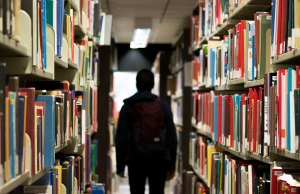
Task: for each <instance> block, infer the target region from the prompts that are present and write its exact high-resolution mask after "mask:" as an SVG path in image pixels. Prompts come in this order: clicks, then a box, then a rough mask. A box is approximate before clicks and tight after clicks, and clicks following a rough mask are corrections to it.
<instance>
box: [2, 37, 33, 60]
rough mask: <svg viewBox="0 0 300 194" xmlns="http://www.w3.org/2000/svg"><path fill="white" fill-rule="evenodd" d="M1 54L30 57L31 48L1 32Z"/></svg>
mask: <svg viewBox="0 0 300 194" xmlns="http://www.w3.org/2000/svg"><path fill="white" fill-rule="evenodd" d="M0 56H1V57H2V56H5V57H29V56H30V50H29V49H27V48H25V47H24V46H22V45H21V44H20V43H19V42H17V41H15V40H13V39H10V38H8V36H7V35H4V34H2V33H0Z"/></svg>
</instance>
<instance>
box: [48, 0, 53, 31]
mask: <svg viewBox="0 0 300 194" xmlns="http://www.w3.org/2000/svg"><path fill="white" fill-rule="evenodd" d="M53 4H54V3H53V0H47V1H46V7H47V10H46V15H47V24H49V25H50V26H52V27H53V11H54V10H53Z"/></svg>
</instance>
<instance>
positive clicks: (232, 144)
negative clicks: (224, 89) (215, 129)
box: [229, 95, 234, 148]
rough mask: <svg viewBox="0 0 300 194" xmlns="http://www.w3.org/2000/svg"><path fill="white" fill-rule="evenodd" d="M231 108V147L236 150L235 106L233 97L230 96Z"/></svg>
mask: <svg viewBox="0 0 300 194" xmlns="http://www.w3.org/2000/svg"><path fill="white" fill-rule="evenodd" d="M229 102H230V103H229V106H230V107H229V108H230V116H229V120H230V121H229V122H230V147H231V148H234V130H233V129H234V120H233V119H234V104H233V97H232V95H230V96H229Z"/></svg>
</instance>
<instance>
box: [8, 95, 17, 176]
mask: <svg viewBox="0 0 300 194" xmlns="http://www.w3.org/2000/svg"><path fill="white" fill-rule="evenodd" d="M10 94H13V93H11V92H10ZM15 123H16V122H15V105H14V104H11V103H10V104H9V129H10V132H9V137H10V146H9V147H10V149H9V153H10V154H9V157H10V178H14V177H15Z"/></svg>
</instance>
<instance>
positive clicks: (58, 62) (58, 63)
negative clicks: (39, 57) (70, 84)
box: [54, 56, 68, 68]
mask: <svg viewBox="0 0 300 194" xmlns="http://www.w3.org/2000/svg"><path fill="white" fill-rule="evenodd" d="M54 63H55V66H57V67H63V68H68V63H65V62H64V61H62V60H61V59H60V58H59V57H58V56H55V57H54Z"/></svg>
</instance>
